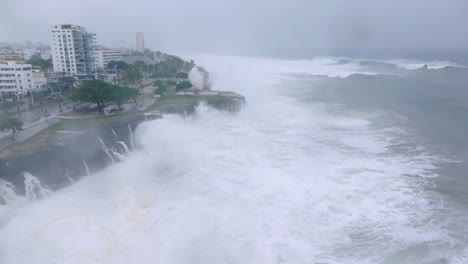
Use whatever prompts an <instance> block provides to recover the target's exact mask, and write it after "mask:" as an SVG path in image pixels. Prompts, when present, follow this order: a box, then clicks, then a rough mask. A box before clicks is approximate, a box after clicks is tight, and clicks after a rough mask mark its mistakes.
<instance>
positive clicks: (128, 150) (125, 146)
mask: <svg viewBox="0 0 468 264" xmlns="http://www.w3.org/2000/svg"><path fill="white" fill-rule="evenodd" d="M117 144H119V145H120V146H122V148H123V150H124V153H123V154H125V155H128V154H130V149H129V148H128V146H127V144H125V142H123V141H117Z"/></svg>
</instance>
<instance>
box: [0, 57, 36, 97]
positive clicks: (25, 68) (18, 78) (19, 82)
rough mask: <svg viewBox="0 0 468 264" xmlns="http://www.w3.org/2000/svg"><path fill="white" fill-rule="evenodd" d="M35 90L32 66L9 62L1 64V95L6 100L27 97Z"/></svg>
mask: <svg viewBox="0 0 468 264" xmlns="http://www.w3.org/2000/svg"><path fill="white" fill-rule="evenodd" d="M34 88H35V85H34V78H33V72H32V66H31V64H22V63H17V62H16V61H7V62H5V63H1V64H0V93H1V98H2V100H3V99H4V98H12V97H17V98H18V99H19V97H20V95H25V94H27V93H28V91H30V90H32V89H34Z"/></svg>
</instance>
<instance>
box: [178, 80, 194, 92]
mask: <svg viewBox="0 0 468 264" xmlns="http://www.w3.org/2000/svg"><path fill="white" fill-rule="evenodd" d="M192 86H193V85H192V83H191V82H190V81H182V82H180V83H178V84H176V86H175V88H176V91H180V90H184V89H187V88H190V87H192Z"/></svg>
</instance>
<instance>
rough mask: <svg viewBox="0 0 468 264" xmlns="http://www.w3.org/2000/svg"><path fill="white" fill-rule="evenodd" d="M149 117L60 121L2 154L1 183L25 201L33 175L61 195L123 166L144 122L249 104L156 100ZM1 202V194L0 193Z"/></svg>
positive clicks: (231, 99) (228, 99) (234, 99)
mask: <svg viewBox="0 0 468 264" xmlns="http://www.w3.org/2000/svg"><path fill="white" fill-rule="evenodd" d="M158 101H159V102H157V103H155V104H154V105H153V106H151V107H149V108H148V109H147V111H145V112H136V113H128V114H123V115H114V116H108V117H99V118H93V119H90V118H86V119H79V120H76V119H74V120H61V121H60V122H59V123H57V124H55V125H53V126H51V127H49V128H47V129H45V130H44V131H41V132H40V133H38V134H37V135H34V136H32V137H31V138H30V139H28V140H26V141H24V142H20V143H17V144H14V145H11V146H9V147H7V148H5V149H3V150H1V152H0V180H2V179H3V180H5V181H7V182H9V183H11V184H12V185H13V186H15V192H16V193H17V194H19V195H25V192H26V190H25V184H24V181H25V177H24V175H23V174H24V173H30V174H32V175H34V176H35V177H37V178H38V179H39V180H40V182H41V183H42V184H43V185H44V186H47V188H48V189H50V190H57V189H60V188H62V187H64V186H67V185H69V184H71V183H73V182H74V181H76V180H78V179H80V178H81V177H83V176H86V175H87V174H89V173H90V172H91V173H92V172H95V171H98V170H100V169H103V168H105V167H107V166H109V165H111V164H112V163H114V162H118V161H120V160H124V159H125V156H126V155H127V154H128V152H129V151H132V150H133V149H134V148H135V146H134V145H135V144H134V142H133V131H134V129H135V128H136V127H137V126H138V124H140V123H141V122H143V121H145V120H149V119H154V118H160V117H161V116H162V115H163V114H183V115H191V114H193V113H194V112H195V109H196V106H197V105H198V104H199V103H200V102H206V103H207V104H208V105H209V106H211V107H213V108H215V109H218V110H220V111H229V112H237V111H239V110H240V109H241V108H242V106H243V105H244V104H245V98H244V97H243V96H241V95H238V94H235V93H229V95H225V96H223V97H216V98H215V97H212V98H208V99H207V98H206V97H196V96H173V97H168V98H163V99H160V100H158ZM0 197H1V193H0Z"/></svg>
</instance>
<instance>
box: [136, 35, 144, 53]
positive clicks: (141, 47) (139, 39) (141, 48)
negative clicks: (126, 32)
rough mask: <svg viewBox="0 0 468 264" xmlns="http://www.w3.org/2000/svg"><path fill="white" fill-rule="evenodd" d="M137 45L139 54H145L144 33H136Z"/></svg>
mask: <svg viewBox="0 0 468 264" xmlns="http://www.w3.org/2000/svg"><path fill="white" fill-rule="evenodd" d="M136 43H137V50H138V51H139V52H143V51H144V50H145V38H144V36H143V33H142V32H137V33H136Z"/></svg>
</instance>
